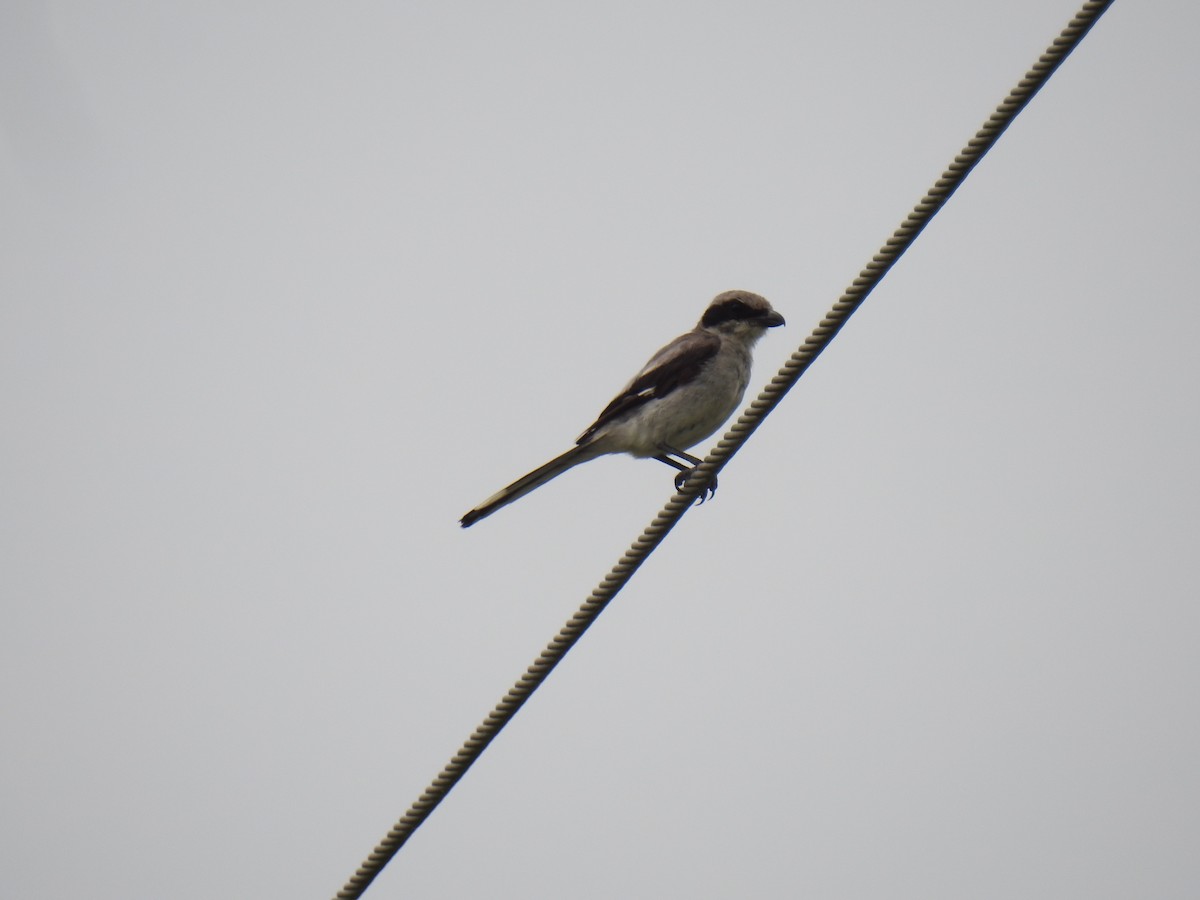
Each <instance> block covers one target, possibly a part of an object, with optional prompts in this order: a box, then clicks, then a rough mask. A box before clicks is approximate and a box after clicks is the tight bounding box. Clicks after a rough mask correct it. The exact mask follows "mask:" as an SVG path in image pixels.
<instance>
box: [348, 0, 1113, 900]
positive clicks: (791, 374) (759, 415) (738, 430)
mask: <svg viewBox="0 0 1200 900" xmlns="http://www.w3.org/2000/svg"><path fill="white" fill-rule="evenodd" d="M1112 3H1113V0H1090V2H1086V3H1084V4H1083V6H1082V7H1081V8H1080V10H1079V12H1077V13H1076V14H1075V17H1074V18H1073V19H1071V21H1070V22H1069V23H1068V24H1067V26H1066V27H1065V28H1064V29H1063V30H1062V32H1061V33H1060V34H1059V36H1058V37H1057V38H1055V39H1054V41H1053V42H1052V43H1051V45H1050V46H1049V47H1048V48H1047V50H1046V52H1045V53H1043V54H1042V56H1041V57H1040V58H1039V59H1038V61H1037V62H1036V63H1035V64H1034V66H1033V67H1032V68H1031V69H1030V70H1029V71H1028V72H1027V73H1026V74H1025V77H1024V78H1022V79H1021V80H1020V82H1018V84H1017V86H1016V87H1014V88H1013V89H1012V91H1010V92H1009V95H1008V96H1007V97H1006V98H1005V100H1004V102H1003V103H1001V104H1000V105H999V106H998V107H996V110H995V112H993V113H992V115H991V116H990V117H989V118H988V120H987V122H985V123H984V125H983V127H982V128H980V129H979V131H978V132H976V134H975V137H973V138H972V139H971V140H970V141H968V142H967V145H966V146H965V147H964V148H963V149H962V151H961V152H960V153H959V154H958V156H956V157H954V161H953V162H952V163H951V164H950V166H949V167H948V168H947V169H946V171H945V172H943V173H942V176H941V178H939V179H938V180H937V181H936V182H935V183H934V185H933V187H931V188H930V189H929V192H928V193H926V195H925V196H924V197H923V198H922V199H921V202H920V203H918V204H917V205H916V206H915V207H913V210H912V212H910V213H909V214H908V216H907V218H905V220H904V221H903V223H901V225H900V227H899V228H897V229H896V231H895V232H894V233H893V234H892V236H891V237H890V238H888V240H887V241H886V243H884V245H883V247H881V248H880V250H879V252H878V253H876V254H875V255H874V256H873V257H872V258H871V261H870V262H869V263H868V264H867V266H866V268H864V269H863V270H862V271H861V272H860V273H859V275H858V277H857V278H855V279H854V281H853V282H852V283H851V284H850V286H849V287H848V288H847V289H846V291H845V293H843V294H842V296H841V297H839V298H838V300H837V302H836V303H835V304H834V305H833V308H832V309H830V311H829V312H828V313H827V314H826V315H825V318H823V319H822V320H821V322H820V324H818V325H817V327H816V328H815V329H814V330H813V332H812V334H810V335H809V336H808V337H807V338H806V339H805V341H804V344H803V345H802V346H801V347H800V349H798V350H797V351H796V352H795V353H793V354H792V355H791V357H790V358H789V359H788V360H787V362H786V363H784V365H783V368H781V369H780V370H779V373H778V374H777V375H776V376H775V377H774V378H772V379H771V381H770V383H769V384H768V385H767V386H766V387H765V388H764V389H763V391H762V393H761V394H759V395H758V399H756V400H755V401H754V402H753V403H751V404H750V406H749V408H747V410H746V412H745V413H743V414H742V415H741V416H740V417H739V418H738V420H737V422H736V423H734V426H733V427H732V428H731V429H730V430H729V432H728V433H726V435H725V436H724V437H723V438H722V439H721V441H720V442H719V443H718V444H717V446H716V447H715V448H714V449H713V450H712V452H711V453H710V454H709V455H708V457H707V458H706V459H705V460H704V462H703V463H702V464H701V465H700V466H698V467H697V469H696V470H695V471H694V472H693V474H692V475H691V476H690V477H689V478H688V480H687V483H686V484H685V485H684V486H683V488H682V489H681V490H679V491H678V492H677V493H676V494H675V495H674V496H673V497H672V498H671V499H670V501H668V503H667V505H666V506H665V507H663V509H662V510H661V511H660V512H659V514H658V515H657V516H655V517H654V520H653V521H652V522H651V523H650V524H649V525H648V526H647V527H646V529H645V530H644V531H643V532H642V534H641V536H640V537H639V538H638V539H637V540H636V541H634V542H633V544H632V545H631V546H630V548H629V549H628V550H627V551H626V552H625V553H624V554H623V555H622V556H621V558H620V560H618V561H617V564H616V565H615V566H613V568H612V570H611V571H610V572H609V573H608V575H606V576H605V577H604V579H603V580H602V581H601V582H600V584H599V585H597V587H596V588H595V590H593V591H592V593H591V595H590V596H589V597H588V598H587V600H585V601H584V603H583V605H582V606H580V607H579V610H578V611H577V612H576V613H575V615H573V616H572V617H571V619H570V620H569V621H568V622H567V623H566V625H564V626H563V627H562V629H561V630H560V631H559V632H558V634H557V635H556V636H555V638H554V639H553V640H552V641H550V643H549V644H548V645H547V646H546V649H545V650H543V651H542V653H541V655H540V656H538V658H537V659H536V660H535V661H534V663H533V664H532V665H531V666H530V667H529V668H528V669H526V670H525V674H524V675H522V676H521V677H520V678H519V679H518V680H517V682H516V684H514V685H513V686H512V688H510V689H509V691H508V693H507V694H505V695H504V698H503V699H502V700H501V701H500V702H499V703H498V704H496V707H495V709H493V710H492V712H491V713H490V714H489V715H488V717H487V718H486V719H484V721H483V722H482V723H481V724H480V725H479V727H478V728H476V729H475V731H474V732H473V733H472V734H471V736H470V737H469V738H467V740H466V742H465V743H464V744H463V745H462V747H461V749H459V751H458V752H457V753H456V754H454V757H453V758H452V759H451V760H450V762H449V763H447V764H446V767H445V768H444V769H442V771H441V773H440V774H439V775H438V776H437V778H435V779H434V780H433V783H432V784H430V785H429V787H428V788H426V789H425V792H424V793H422V794H421V796H420V797H419V798H418V799H417V801H416V802H415V803H413V805H412V806H411V807H410V808H409V810H408V812H406V813H405V814H404V816H403V817H402V818H401V819H400V820H399V821H398V822H397V823H396V824H395V825H394V826H393V827H392V829H391V830H390V831H389V832H388V833H387V835H386V836H385V837H384V839H383V840H382V841H381V842H380V843H379V846H377V847H376V848H375V850H374V851H373V852H372V853H371V855H370V856H369V857H367V859H366V861H365V862H364V863H363V864H362V866H361V867H360V868H359V869H358V871H356V872H355V873H354V875H353V876H352V877H351V878H350V880H349V881H348V882H346V885H345V887H343V888H342V890H341V891H339V892H338V893H337V895H336V898H335V900H357V898H358V897H361V896H362V894H363V892H364V891H366V889H367V887H368V886H370V884H371V882H372V881H374V880H375V878H376V876H377V875H378V874H379V873H380V872H381V871H383V867H384V866H386V865H387V864H388V862H389V861H390V860H391V859H392V857H393V856H395V855H396V852H397V851H398V850H399V849H400V848H401V847H402V846H404V844H405V842H407V841H408V839H409V838H410V837H411V836H412V834H413V832H414V831H416V830H417V828H419V827H420V825H421V823H422V822H424V821H425V819H426V818H427V817H428V816H429V814H430V813H431V812H433V810H434V809H435V808H436V807H437V805H438V804H439V803H441V802H442V800H443V799H445V797H446V795H447V794H448V793H449V792H450V790H451V789H452V788H453V787H454V786H455V785H456V784H458V782H459V780H460V779H461V778H462V777H463V775H465V774H466V772H467V770H468V769H469V768H470V767H471V765H472V764H473V763H474V762H475V760H476V759H478V758H479V756H480V754H482V753H483V751H484V750H486V749H487V747H488V745H489V744H490V743H491V742H492V740H493V739H494V738H495V737H496V735H497V734H499V733H500V730H501V729H502V728H504V726H505V725H506V724H508V722H509V721H510V720H511V719H512V718H513V716H515V715H516V714H517V711H518V710H520V708H521V707H522V706H524V704H525V701H526V700H528V699H529V697H530V696H531V695H532V694H533V692H534V691H535V690H537V688H538V686H539V685H541V683H542V682H543V681H545V680H546V678H547V676H549V674H550V673H551V672H552V671H554V667H555V666H557V665H558V664H559V663H560V662H561V661H562V659H563V657H564V656H566V654H567V652H568V651H569V650H570V649H571V648H572V647H573V646H575V644H576V642H577V641H578V640H579V639H580V638H581V637H583V634H584V632H586V631H587V629H588V628H589V627H590V626H591V624H592V623H593V622H594V621H595V620H596V619H597V617H598V616H599V615H600V613H602V612H603V611H604V609H605V607H606V606H608V604H609V603H610V602H611V601H612V599H613V598H614V597H615V596H616V595H617V593H618V592H619V591H620V590H621V588H623V587H624V586H625V584H626V583H627V582H628V581H629V579H630V578H632V577H633V574H634V572H636V571H637V570H638V568H639V567H640V566H641V564H642V563H643V562H645V560H646V557H647V556H649V555H650V553H651V552H652V551H653V550H654V549H655V547H657V546H658V545H659V544H660V543H661V542H662V540H663V539H664V538H665V537H666V536H667V534H668V533H669V532H670V531H671V529H672V528H674V527H675V524H676V523H677V522H678V521H679V519H680V517H681V516H682V515H683V514H684V512H686V511H687V509H688V507H689V506H691V504H692V502H693V500H694V499H695V497H696V495H697V494H698V493H699V492H700V491H701V490H702V489H703V487H704V486H705V485H707V484H708V483H709V482H710V481H711V480H712V479H713V478H714V477H716V475H717V473H718V472H719V471H720V470H721V469H723V468H724V467H725V464H726V463H728V462H729V460H730V459H731V458H732V457H733V455H734V454H735V453H736V452H737V451H738V450H739V449H740V448H741V446H742V445H743V444H744V443H745V442H746V440H747V439H748V438H749V437H750V435H751V434H753V433H754V431H755V430H756V429H757V428H758V426H759V425H760V424H761V423H762V420H763V419H764V418H765V417H766V416H767V414H768V413H770V412H771V410H773V409H774V408H775V406H776V405H777V404H778V403H779V401H780V400H782V399H783V397H784V395H785V394H786V393H787V392H788V391H789V390H791V388H792V387H793V386H794V385H795V383H796V382H797V381H798V380H799V378H800V376H801V375H803V374H804V372H805V371H806V370H807V369H808V367H809V366H810V365H812V363H813V361H814V360H816V358H817V357H818V356H819V355H820V354H821V352H822V351H823V350H824V349H825V348H826V347H827V346H828V345H829V343H830V342H831V341H832V340H833V338H834V336H835V335H836V334H837V333H838V332H839V331H840V330H841V328H842V326H843V325H845V324H846V322H847V321H848V320H849V318H850V316H851V315H853V314H854V312H855V311H856V310H857V309H858V308H859V306H861V305H862V303H863V301H865V300H866V299H867V297H868V296H869V295H870V293H871V291H873V290H874V289H875V287H876V285H878V284H879V282H880V281H881V280H882V279H883V277H884V276H885V275H886V274H887V273H888V271H889V270H890V269H891V268H892V266H893V265H895V263H896V261H897V260H898V259H899V258H900V256H901V255H902V254H903V253H904V252H905V251H906V250H907V249H908V248H909V247H910V246H911V245H912V243H913V241H915V240H916V239H917V236H918V235H919V234H920V233H921V232H922V231H923V230H924V228H925V226H926V225H928V224H929V221H930V220H931V219H932V218H933V217H934V215H936V214H937V212H938V211H939V210H940V209H941V208H942V206H944V205H945V203H946V201H947V200H949V199H950V197H951V196H952V195H953V194H954V192H955V191H956V190H958V188H959V186H960V185H961V184H962V183H963V181H964V179H966V177H967V175H969V174H970V172H971V170H972V169H974V168H975V166H976V164H977V163H978V162H979V161H980V160H981V159H982V158H983V156H984V154H986V153H987V152H988V150H990V149H991V148H992V146H993V145H994V144H995V143H996V141H997V140H999V138H1000V135H1002V134H1003V133H1004V131H1005V129H1007V128H1008V126H1009V125H1010V124H1011V123H1012V121H1013V119H1015V118H1016V116H1017V115H1018V114H1019V113H1020V112H1021V110H1023V109H1024V108H1025V106H1026V105H1027V104H1028V103H1029V101H1030V100H1032V99H1033V97H1034V95H1035V94H1036V93H1037V92H1038V91H1039V90H1040V89H1041V88H1042V86H1043V85H1044V84H1045V83H1046V82H1047V81H1048V80H1049V78H1050V76H1051V75H1053V74H1054V72H1055V70H1056V69H1058V67H1059V66H1060V65H1061V64H1062V62H1063V60H1065V59H1066V58H1067V56H1068V55H1070V53H1071V51H1072V50H1074V49H1075V47H1076V46H1078V44H1079V42H1080V41H1082V40H1083V38H1084V36H1085V35H1086V34H1087V33H1088V31H1089V30H1090V29H1091V27H1092V25H1094V24H1095V23H1096V21H1097V20H1098V19H1099V18H1100V16H1101V15H1103V14H1104V12H1105V11H1106V10H1107V9H1108V7H1109V6H1111V5H1112Z"/></svg>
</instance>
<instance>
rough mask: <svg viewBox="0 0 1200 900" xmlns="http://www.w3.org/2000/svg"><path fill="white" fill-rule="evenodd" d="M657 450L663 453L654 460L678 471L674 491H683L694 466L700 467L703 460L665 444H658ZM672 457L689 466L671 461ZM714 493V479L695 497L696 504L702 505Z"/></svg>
mask: <svg viewBox="0 0 1200 900" xmlns="http://www.w3.org/2000/svg"><path fill="white" fill-rule="evenodd" d="M658 449H660V450H662V451H663V452H662V453H660V454H659V455H658V456H656V457H654V458H655V459H657V460H658V461H659V462H663V463H666V464H667V465H668V466H672V467H674V468H676V469H678V470H679V474H678V475H676V476H675V490H677V491H680V490H683V486H684V484H685V483H686V482H687V480H688V478H689V477H691V474H692V472H693V471H695V469H696V466H698V465H700V463H702V462H704V460H702V459H699V458H697V457H695V456H692V454H690V453H686V452H684V451H683V450H676V449H675V448H674V447H671V446H669V445H667V444H659V445H658ZM673 456H678V457H679V458H680V459H684V460H686V461H687V463H689V464H690V465H685V464H684V463H681V462H679V460H676V459H672V458H671V457H673ZM716 493H717V479H716V478H715V477H714V478H713V480H712V481H710V482H709V483H708V485H707V486H706V487H705V488H704V490H702V491H701V492H700V493H699V494H698V495H697V497H698V499H697V501H696V502H697V503H703V502H704V501H705V500H709V499H711V498H712V497H713V496H714V495H715V494H716Z"/></svg>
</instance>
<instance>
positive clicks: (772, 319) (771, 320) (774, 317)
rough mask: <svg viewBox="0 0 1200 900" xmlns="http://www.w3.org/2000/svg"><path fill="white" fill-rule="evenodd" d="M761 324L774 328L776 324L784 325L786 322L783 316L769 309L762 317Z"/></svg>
mask: <svg viewBox="0 0 1200 900" xmlns="http://www.w3.org/2000/svg"><path fill="white" fill-rule="evenodd" d="M763 324H765V325H766V326H767V327H768V328H774V327H775V326H777V325H786V324H787V323H786V322H784V321H783V316H781V315H780V314H779V313H777V312H775V310H771V311H770V312H769V313H767V315H766V316H765V317H764V318H763Z"/></svg>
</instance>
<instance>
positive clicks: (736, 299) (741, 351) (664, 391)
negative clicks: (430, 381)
mask: <svg viewBox="0 0 1200 900" xmlns="http://www.w3.org/2000/svg"><path fill="white" fill-rule="evenodd" d="M783 324H784V319H783V316H781V315H780V314H779V313H777V312H776V311H775V310H774V309H773V308H772V307H771V304H770V303H768V302H767V300H766V299H765V298H764V297H761V296H759V295H758V294H753V293H751V292H750V291H740V290H738V291H725V292H724V293H721V294H717V296H716V297H714V298H713V300H712V302H711V303H709V304H708V308H707V309H705V311H704V315H703V316H701V317H700V321H699V322H698V323H697V324H696V327H695V328H693V329H692V330H691V331H689V332H687V333H686V334H681V335H680V336H679V337H677V338H675V340H673V341H671V342H670V343H669V344H667V345H666V346H665V347H663V348H662V349H661V350H659V351H658V352H657V353H655V354H654V355H653V356H652V357H650V360H649V361H648V362H647V363H646V365H645V366H643V367H642V370H641V371H640V372H638V373H637V374H636V375H634V376H633V378H632V379H631V380H630V381H629V383H628V384H627V385H625V387H624V388H623V389H622V390H621V392H620V393H619V394H617V396H616V397H614V398H613V400H612V402H611V403H609V404H608V406H606V407H605V408H604V410H603V412H601V413H600V416H599V417H598V418H597V419H596V421H595V422H594V423H593V424H592V425H591V427H589V428H588V429H587V430H586V431H584V432H583V434H581V435H580V436H579V437H578V439H577V440H576V441H575V446H574V447H572V448H571V449H570V450H568V451H567V452H566V453H564V454H562V455H561V456H557V457H555V458H554V459H552V460H550V462H548V463H546V464H545V465H543V466H540V467H539V468H536V469H534V470H533V471H532V472H530V473H529V474H528V475H525V476H523V477H522V478H518V479H517V480H516V481H514V482H513V483H512V484H510V485H508V486H507V487H505V488H502V489H501V490H499V491H497V492H496V493H495V494H493V495H492V496H490V497H488V498H487V499H486V500H484V501H483V502H482V503H480V504H479V505H478V506H476V507H475V508H474V509H472V510H471V511H470V512H468V513H466V514H465V515H464V516H463V517H462V518H461V519H460V520H459V524H460V525H461V526H462V527H463V528H469V527H470V526H472V525H474V524H475V523H476V522H478V521H479V520H480V519H483V518H486V517H487V516H490V515H491V514H492V513H494V512H496V511H497V510H498V509H500V508H501V507H504V506H507V505H508V504H510V503H512V502H513V501H515V500H519V499H520V498H521V497H524V496H525V495H526V494H528V493H529V492H530V491H533V490H536V489H537V488H539V487H541V486H542V485H544V484H545V483H546V482H548V481H550V480H551V479H553V478H557V477H558V476H559V475H561V474H563V473H564V472H566V471H567V470H568V469H571V468H573V467H575V466H577V465H579V464H580V463H585V462H588V461H589V460H592V459H595V458H596V457H598V456H604V455H606V454H609V453H628V454H630V455H631V456H634V457H637V458H641V459H646V458H652V459H656V460H658V461H659V462H663V463H666V464H667V465H669V466H672V467H674V468H676V469H678V470H679V473H678V474H677V475H676V476H675V486H676V489H678V488H680V487H682V485H683V483H684V482H685V481H686V480H687V478H688V475H690V474H691V472H692V469H693V468H694V467H696V466H698V465H699V464H700V463H701V462H702V460H700V459H698V458H697V457H695V456H692V455H691V454H690V453H688V452H686V451H687V450H688V448H689V447H692V446H694V445H696V444H698V443H699V442H700V441H703V440H704V439H705V438H708V437H711V436H712V435H713V434H714V433H715V432H716V430H717V429H718V428H720V427H721V425H722V424H723V423H724V422H725V420H726V419H728V418H729V417H730V416H731V415H732V414H733V412H734V410H736V409H737V408H738V406H740V405H741V402H742V397H743V396H744V395H745V393H746V387H747V385H748V384H749V383H750V363H751V351H752V349H753V348H754V345H755V344H756V343H758V340H759V338H761V337H762V336H763V335H764V334H765V333H766V331H767V329H768V328H775V327H777V326H779V325H783ZM715 492H716V480H715V479H714V480H713V482H712V483H711V484H710V485H709V486H708V487H707V488H706V490H705V491H704V492H702V493H703V494H704V495H706V496H711V495H712V494H713V493H715ZM703 500H704V496H702V497H701V502H703Z"/></svg>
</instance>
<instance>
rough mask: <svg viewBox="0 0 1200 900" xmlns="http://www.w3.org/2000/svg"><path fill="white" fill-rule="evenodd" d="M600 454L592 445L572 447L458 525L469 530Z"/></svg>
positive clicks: (516, 482)
mask: <svg viewBox="0 0 1200 900" xmlns="http://www.w3.org/2000/svg"><path fill="white" fill-rule="evenodd" d="M599 455H600V454H599V453H597V452H596V447H595V446H594V445H589V444H585V445H583V446H580V447H572V448H571V449H570V450H568V451H567V452H566V453H564V454H563V455H562V456H558V457H555V458H554V459H552V460H550V462H548V463H546V464H545V465H544V466H541V467H540V468H537V469H534V470H533V471H532V472H530V473H529V474H528V475H526V476H524V477H523V478H518V479H517V480H516V481H514V482H513V483H512V484H510V485H509V486H508V487H506V488H503V489H501V490H499V491H497V492H496V493H495V494H492V496H490V497H488V498H487V499H486V500H484V501H483V502H482V503H480V504H479V505H478V506H477V507H475V508H474V509H473V510H471V511H470V512H469V513H467V514H466V515H465V516H463V517H462V518H461V519H459V523H460V524H461V525H462V527H463V528H470V527H471V526H472V525H474V524H475V523H476V522H478V521H479V520H480V519H484V518H487V517H488V516H490V515H491V514H492V513H494V512H495V511H496V510H498V509H499V508H500V507H502V506H508V504H510V503H512V502H513V501H514V500H519V499H521V498H522V497H524V496H525V495H526V494H528V493H529V492H530V491H532V490H536V489H537V488H540V487H541V486H542V485H543V484H545V483H546V482H547V481H549V480H550V479H552V478H557V477H558V476H559V475H561V474H562V473H563V472H565V471H567V469H570V468H571V467H572V466H577V465H579V464H580V463H583V462H587V461H588V460H589V459H595V458H596V457H597V456H599Z"/></svg>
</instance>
